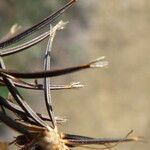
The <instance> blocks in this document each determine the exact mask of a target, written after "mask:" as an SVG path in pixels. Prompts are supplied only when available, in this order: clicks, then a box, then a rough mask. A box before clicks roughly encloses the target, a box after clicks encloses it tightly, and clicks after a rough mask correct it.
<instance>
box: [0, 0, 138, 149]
mask: <svg viewBox="0 0 150 150" xmlns="http://www.w3.org/2000/svg"><path fill="white" fill-rule="evenodd" d="M75 2H76V0H71V1H70V2H68V3H67V4H66V5H65V6H63V7H62V8H61V9H59V10H58V11H56V12H55V13H53V14H52V15H50V16H49V17H47V18H46V19H44V20H42V21H41V22H40V23H38V24H35V25H34V26H32V27H30V28H29V29H27V30H25V31H23V32H21V33H19V34H17V35H15V36H12V35H13V34H14V33H16V32H17V31H18V30H17V29H18V28H15V31H14V30H13V33H11V36H10V38H4V39H3V40H2V41H1V43H0V48H1V49H2V50H1V51H0V86H6V87H7V88H8V90H9V95H10V96H9V98H4V97H2V96H0V106H1V111H0V120H1V122H3V123H4V124H6V125H7V126H9V127H11V128H12V129H13V130H15V131H17V132H19V134H20V135H19V136H17V137H16V138H15V140H14V141H12V142H10V143H9V145H11V144H16V145H17V146H18V148H19V149H21V150H30V149H35V150H67V149H71V148H73V147H84V148H91V149H110V148H112V147H114V146H116V145H117V144H119V143H122V142H130V141H139V140H140V138H138V137H129V135H130V134H131V133H129V134H128V135H127V136H126V137H124V138H92V137H86V136H81V135H72V134H66V133H59V132H58V128H57V124H58V123H63V122H65V121H66V120H65V119H63V118H59V117H56V116H55V114H54V111H53V106H52V100H51V90H64V89H74V88H81V87H83V85H82V84H80V83H79V82H77V83H76V82H73V83H70V84H69V85H52V84H51V83H50V77H55V76H61V75H65V74H69V73H73V72H76V71H80V70H84V69H88V68H101V67H104V66H106V65H107V61H105V60H104V57H100V58H98V59H96V60H94V61H91V62H89V63H86V64H82V65H79V66H74V67H68V68H64V69H60V70H50V59H51V55H50V53H51V50H52V44H53V39H54V37H55V34H56V31H57V30H60V29H63V28H64V26H65V24H66V23H64V22H63V21H60V22H59V23H58V24H56V25H55V26H54V27H52V26H51V23H52V21H53V20H54V19H55V18H57V17H58V16H60V15H61V14H62V13H63V12H64V11H66V10H67V9H68V8H69V7H70V6H72V5H73V4H74V3H75ZM46 25H49V27H50V28H49V31H47V32H45V33H43V34H41V35H39V36H37V37H35V38H33V39H32V40H29V41H28V42H25V43H23V44H20V45H17V46H14V47H11V48H6V47H7V46H9V45H12V44H14V43H17V42H18V41H20V40H22V39H24V38H25V37H27V36H29V35H31V34H32V33H33V32H36V31H38V30H40V29H42V28H45V26H46ZM9 34H10V33H9ZM46 38H48V44H47V48H46V51H45V58H44V67H43V68H44V69H43V70H42V71H39V72H17V71H14V70H8V69H6V67H5V64H4V61H3V57H5V56H9V55H12V54H14V53H18V52H21V51H23V50H26V49H27V48H29V47H32V46H34V45H35V44H37V43H39V42H41V41H43V40H44V39H46ZM4 48H5V49H4ZM37 78H42V79H43V84H39V83H38V82H37V80H36V79H37ZM24 79H33V80H34V82H32V83H30V82H27V81H25V80H24ZM17 87H19V88H25V89H34V90H42V91H43V92H44V99H45V105H46V108H47V112H48V116H45V115H43V114H40V113H38V112H35V111H34V110H33V109H32V108H31V107H30V106H29V105H28V104H27V102H26V101H25V100H24V98H23V97H22V95H21V94H20V92H19V91H18V89H17ZM6 109H8V110H10V111H11V112H12V113H13V114H14V116H13V117H10V116H9V115H8V114H7V113H6V111H5V110H6ZM48 122H49V123H50V124H48ZM95 145H96V146H98V147H95Z"/></svg>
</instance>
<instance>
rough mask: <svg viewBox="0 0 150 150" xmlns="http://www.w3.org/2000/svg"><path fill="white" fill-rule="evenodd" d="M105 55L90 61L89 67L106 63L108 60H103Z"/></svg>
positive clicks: (98, 66) (104, 65)
mask: <svg viewBox="0 0 150 150" xmlns="http://www.w3.org/2000/svg"><path fill="white" fill-rule="evenodd" d="M104 59H105V56H102V57H99V58H98V59H96V60H94V61H92V62H91V63H90V67H91V68H102V67H106V66H107V65H108V61H106V60H104Z"/></svg>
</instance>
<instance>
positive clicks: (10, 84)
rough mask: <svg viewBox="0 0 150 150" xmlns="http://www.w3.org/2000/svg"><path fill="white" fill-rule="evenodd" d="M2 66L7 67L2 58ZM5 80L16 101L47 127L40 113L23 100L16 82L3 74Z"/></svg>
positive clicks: (40, 123) (34, 118) (0, 63)
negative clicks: (39, 115)
mask: <svg viewBox="0 0 150 150" xmlns="http://www.w3.org/2000/svg"><path fill="white" fill-rule="evenodd" d="M0 66H1V68H4V69H5V64H4V62H3V60H2V58H1V59H0ZM2 77H3V80H4V82H5V84H6V86H7V88H8V90H9V92H10V93H11V95H12V96H13V98H14V99H15V100H16V102H17V103H18V104H19V106H20V107H21V108H22V109H23V110H24V111H25V112H26V113H27V114H28V115H29V116H30V117H31V118H32V119H33V120H34V121H35V122H37V123H38V124H39V125H41V126H44V127H47V125H46V123H45V122H44V121H43V120H42V119H41V118H39V117H38V115H37V114H36V113H35V112H34V111H33V110H32V109H31V107H30V106H29V105H28V104H27V103H26V102H25V101H24V100H23V98H22V96H21V95H20V93H19V92H18V90H17V89H16V87H15V85H14V83H13V82H12V80H11V79H8V78H7V77H6V76H5V74H2Z"/></svg>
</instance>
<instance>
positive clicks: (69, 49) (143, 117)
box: [0, 0, 150, 150]
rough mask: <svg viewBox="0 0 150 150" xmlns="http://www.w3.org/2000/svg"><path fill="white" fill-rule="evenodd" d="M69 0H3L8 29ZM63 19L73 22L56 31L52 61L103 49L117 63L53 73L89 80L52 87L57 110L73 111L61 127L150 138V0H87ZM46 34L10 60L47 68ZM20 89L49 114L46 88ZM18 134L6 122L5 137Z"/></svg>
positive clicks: (144, 147) (56, 64)
mask: <svg viewBox="0 0 150 150" xmlns="http://www.w3.org/2000/svg"><path fill="white" fill-rule="evenodd" d="M66 2H67V1H66V0H36V1H32V0H25V1H20V0H0V31H1V32H0V36H1V37H2V36H3V35H5V34H6V33H7V32H8V31H9V29H10V27H11V26H12V25H13V24H15V23H18V24H19V25H21V26H22V28H23V29H25V28H27V27H29V26H31V25H32V24H34V23H36V22H38V21H40V20H41V19H43V18H44V17H46V16H48V15H49V14H51V13H52V12H53V11H54V10H57V9H58V8H60V6H62V5H63V4H64V3H66ZM61 19H62V20H64V21H69V24H68V25H67V27H66V28H65V29H64V30H63V31H60V32H59V33H57V36H56V38H55V41H54V46H53V52H52V69H54V68H64V67H68V66H73V65H78V64H80V63H85V62H88V61H89V60H92V59H95V58H97V57H99V56H106V58H107V60H108V61H109V66H108V67H107V68H104V69H100V70H97V69H95V70H86V71H81V72H79V73H75V74H70V75H66V76H63V77H57V78H52V79H51V81H52V83H55V84H66V83H69V82H72V81H81V83H83V84H84V85H85V88H83V89H81V90H68V91H57V92H52V98H53V102H54V110H55V114H56V115H58V116H64V117H66V118H67V119H68V121H67V123H66V124H64V125H62V126H60V131H63V132H67V133H73V134H81V135H87V136H93V137H124V136H125V135H126V134H127V133H128V132H129V131H130V130H132V129H133V130H134V133H133V135H138V136H143V137H144V138H145V139H146V140H147V141H149V139H150V115H149V113H150V72H149V71H150V69H149V66H150V52H149V48H150V27H149V25H150V1H149V0H139V1H137V0H79V1H78V3H77V4H76V5H75V6H74V7H73V8H71V9H69V11H67V12H66V13H65V14H64V15H63V16H61V17H59V19H57V21H59V20H61ZM57 21H56V22H55V23H53V24H56V23H57ZM46 42H47V41H46V40H45V42H42V44H38V45H37V46H34V47H33V48H30V49H29V50H26V51H25V52H22V53H19V54H16V55H14V56H13V57H7V58H5V59H4V60H5V62H6V64H7V68H11V69H16V70H20V71H21V70H22V71H27V70H28V71H29V70H30V71H34V70H41V69H43V68H42V67H43V58H44V52H45V48H46ZM20 91H21V93H22V94H23V96H24V97H25V99H26V100H27V101H28V103H30V104H31V105H32V108H34V110H36V111H38V112H42V113H45V114H46V111H45V106H44V98H43V93H42V92H39V91H29V90H22V89H21V90H20ZM0 94H1V95H3V96H6V95H7V90H5V89H3V88H2V87H0ZM12 134H13V136H15V135H14V132H12V131H11V130H10V129H9V128H5V126H4V125H1V126H0V137H1V140H7V141H8V140H10V139H11V140H12V137H13V136H12ZM149 148H150V144H149V143H128V144H120V145H118V146H117V147H116V148H115V149H116V150H120V149H121V150H149ZM13 149H15V148H13ZM78 149H80V148H78Z"/></svg>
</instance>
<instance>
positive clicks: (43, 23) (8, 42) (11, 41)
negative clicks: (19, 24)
mask: <svg viewBox="0 0 150 150" xmlns="http://www.w3.org/2000/svg"><path fill="white" fill-rule="evenodd" d="M76 1H77V0H70V2H68V3H67V4H66V5H65V6H63V7H62V8H61V9H59V10H58V11H56V12H55V13H53V14H52V15H50V16H48V17H47V18H45V19H43V20H42V21H41V22H39V23H37V24H35V25H33V26H32V27H30V28H29V29H27V30H25V31H23V32H21V33H20V34H18V35H16V36H15V37H12V38H10V39H8V40H6V41H3V42H1V43H0V48H4V47H7V46H9V45H11V44H14V43H16V42H18V41H20V40H22V39H24V38H25V37H27V36H29V35H31V34H32V33H34V32H36V31H38V30H40V29H42V28H44V27H45V26H46V25H48V24H50V23H52V22H53V21H54V20H55V19H56V18H57V17H59V16H60V15H61V14H63V13H64V12H65V11H66V10H67V9H68V8H70V7H71V6H72V5H73V4H74V3H75V2H76Z"/></svg>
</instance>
